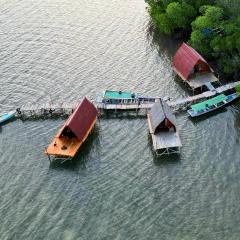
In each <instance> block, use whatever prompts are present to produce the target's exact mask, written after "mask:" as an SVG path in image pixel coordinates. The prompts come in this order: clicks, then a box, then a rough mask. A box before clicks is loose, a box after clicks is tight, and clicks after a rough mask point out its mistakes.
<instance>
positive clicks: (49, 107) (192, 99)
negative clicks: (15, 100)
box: [17, 81, 240, 118]
mask: <svg viewBox="0 0 240 240" xmlns="http://www.w3.org/2000/svg"><path fill="white" fill-rule="evenodd" d="M237 85H240V81H238V82H233V83H229V84H226V85H223V86H221V87H218V88H216V89H214V90H211V91H206V92H203V93H201V94H198V95H195V96H189V97H185V98H180V99H177V100H174V101H172V100H166V102H167V104H168V105H169V106H170V107H172V108H173V110H174V111H178V110H183V109H185V108H186V107H188V106H189V105H191V104H193V103H197V102H199V101H201V100H203V99H207V98H210V97H213V96H215V95H217V94H220V93H224V92H225V91H227V90H231V89H234V88H235V87H236V86H237ZM158 98H159V97H158ZM158 98H156V99H158ZM78 104H79V102H71V103H60V104H52V103H48V104H44V105H40V104H36V105H33V104H32V105H25V106H22V107H21V108H18V109H17V112H18V117H22V118H28V117H52V116H60V115H61V116H64V115H65V116H66V115H69V114H71V113H72V112H73V111H74V109H75V108H76V107H77V105H78ZM153 104H154V102H132V103H124V102H123V103H120V104H104V103H99V102H95V106H96V108H97V109H98V110H99V114H100V115H101V114H103V111H104V110H114V111H118V110H125V111H126V110H135V111H138V110H146V111H145V113H147V110H149V109H150V108H151V107H152V106H153ZM145 113H144V114H145Z"/></svg>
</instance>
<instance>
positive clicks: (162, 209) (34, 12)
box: [0, 0, 240, 240]
mask: <svg viewBox="0 0 240 240" xmlns="http://www.w3.org/2000/svg"><path fill="white" fill-rule="evenodd" d="M0 42H1V45H0V52H1V54H0V89H1V94H0V108H1V109H2V110H8V109H12V108H15V107H16V106H21V105H25V104H28V103H33V104H36V103H45V102H49V101H53V102H57V103H58V102H65V101H68V102H69V101H76V100H78V99H80V98H81V97H82V96H84V95H87V96H88V97H89V98H92V97H94V96H95V95H96V94H97V93H99V92H101V91H102V90H104V89H106V88H108V89H113V90H115V89H117V90H118V89H121V90H132V91H137V92H141V93H150V94H152V95H160V96H162V95H164V96H169V97H171V98H173V99H176V98H178V97H180V96H186V95H188V94H189V93H188V92H187V91H186V90H185V89H184V88H183V86H182V85H181V84H180V83H179V82H178V81H177V80H176V78H175V76H174V73H173V71H172V69H171V56H172V55H173V53H174V51H175V50H176V48H177V47H178V45H179V43H178V42H176V41H173V40H170V39H167V38H164V37H162V36H159V35H158V34H157V33H154V31H153V29H152V27H151V21H150V19H149V16H148V13H147V10H146V4H145V3H144V1H142V0H131V1H121V0H108V1H100V0H93V1H86V0H81V1H77V0H72V1H66V0H52V1H50V0H42V1H33V0H24V1H16V0H9V1H4V0H2V1H1V8H0ZM177 119H178V123H179V127H180V130H181V139H182V142H183V148H182V151H181V155H180V156H179V157H170V158H161V159H157V158H156V157H154V155H153V153H152V149H151V146H152V144H151V141H150V138H149V135H148V129H147V123H146V119H144V118H139V119H138V118H133V119H130V118H119V119H116V118H111V117H110V118H108V119H101V120H100V121H98V123H97V127H96V129H95V130H94V133H93V134H92V135H91V137H90V138H89V139H88V141H87V143H86V144H85V145H84V147H83V148H82V149H81V151H80V152H79V154H78V157H77V159H76V161H74V162H73V163H66V164H62V165H61V164H60V165H59V164H52V165H49V162H48V160H47V158H46V157H45V156H44V154H43V151H44V148H45V147H46V146H47V145H48V144H49V143H50V141H51V140H52V138H53V136H54V135H55V134H56V132H57V131H58V130H59V128H60V127H61V126H62V124H63V123H64V120H63V119H57V120H36V121H24V122H23V121H21V120H17V121H13V122H10V123H8V124H6V125H4V126H2V127H1V128H0V144H1V148H0V154H1V158H0V166H1V168H0V216H1V218H0V219H1V220H0V223H1V224H0V239H1V240H2V239H3V240H5V239H9V240H10V239H11V240H13V239H18V240H19V239H31V240H34V239H84V240H85V239H87V240H89V239H94V240H95V239H104V240H105V239H109V240H110V239H118V240H120V239H123V240H126V239H144V240H145V239H170V240H175V239H178V240H183V239H184V240H186V239H191V240H193V239H204V240H206V239H211V240H214V239H221V240H231V239H233V240H236V239H239V234H240V228H239V221H240V216H239V211H240V206H239V200H240V190H239V183H240V174H239V170H240V157H239V156H240V148H239V137H240V124H239V123H240V106H239V104H235V105H234V106H233V107H228V108H227V110H226V111H220V112H219V113H218V114H214V115H213V116H212V117H211V118H202V119H201V120H200V121H191V120H190V119H189V118H188V116H187V114H186V113H181V114H179V115H177Z"/></svg>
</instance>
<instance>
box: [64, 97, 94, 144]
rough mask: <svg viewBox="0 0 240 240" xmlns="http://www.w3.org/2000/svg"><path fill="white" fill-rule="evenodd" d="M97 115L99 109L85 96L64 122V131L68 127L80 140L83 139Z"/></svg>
mask: <svg viewBox="0 0 240 240" xmlns="http://www.w3.org/2000/svg"><path fill="white" fill-rule="evenodd" d="M96 117H97V109H96V108H95V106H94V105H93V104H92V103H91V102H90V101H89V100H88V99H87V98H86V97H84V98H83V99H82V101H81V103H80V104H79V105H78V107H77V108H76V109H75V111H74V112H73V114H72V115H71V116H70V117H69V118H68V120H67V121H66V123H65V124H64V127H63V129H62V132H63V131H64V129H66V128H68V129H70V130H71V131H72V132H73V133H74V135H75V136H76V138H77V139H78V140H79V141H83V140H84V137H85V135H86V134H87V132H88V131H89V129H90V127H91V125H92V124H93V122H94V121H95V119H96Z"/></svg>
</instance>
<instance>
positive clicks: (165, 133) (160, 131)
mask: <svg viewBox="0 0 240 240" xmlns="http://www.w3.org/2000/svg"><path fill="white" fill-rule="evenodd" d="M176 122H177V121H176V117H175V116H174V115H173V113H172V111H171V109H170V107H169V106H168V105H167V104H166V102H165V101H163V100H162V99H159V100H158V101H157V102H156V103H155V104H154V105H153V107H152V108H151V110H150V112H149V114H148V126H149V131H150V134H151V137H152V141H153V148H154V150H155V151H156V153H157V155H163V154H170V153H178V152H179V148H180V147H181V146H182V144H181V140H180V136H179V132H178V129H177V123H176Z"/></svg>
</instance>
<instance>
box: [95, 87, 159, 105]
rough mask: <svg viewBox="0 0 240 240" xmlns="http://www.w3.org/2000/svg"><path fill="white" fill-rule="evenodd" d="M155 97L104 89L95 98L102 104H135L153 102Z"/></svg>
mask: <svg viewBox="0 0 240 240" xmlns="http://www.w3.org/2000/svg"><path fill="white" fill-rule="evenodd" d="M156 99H157V98H155V97H149V96H143V95H141V94H139V93H134V92H131V91H112V90H105V91H104V92H103V94H102V95H101V96H100V97H98V98H97V102H98V103H104V104H134V103H135V104H136V103H145V102H155V100H156Z"/></svg>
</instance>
